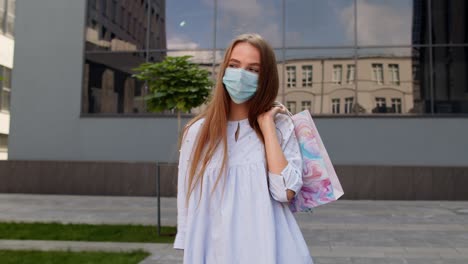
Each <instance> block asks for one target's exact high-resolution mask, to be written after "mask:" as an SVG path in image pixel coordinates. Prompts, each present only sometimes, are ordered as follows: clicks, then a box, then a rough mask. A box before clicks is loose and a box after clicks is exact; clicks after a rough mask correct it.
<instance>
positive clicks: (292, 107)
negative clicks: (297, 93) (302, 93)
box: [286, 101, 296, 114]
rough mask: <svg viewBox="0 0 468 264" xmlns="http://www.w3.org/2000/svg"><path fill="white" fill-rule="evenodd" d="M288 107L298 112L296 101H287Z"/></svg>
mask: <svg viewBox="0 0 468 264" xmlns="http://www.w3.org/2000/svg"><path fill="white" fill-rule="evenodd" d="M286 108H288V110H289V112H291V113H293V114H295V113H296V102H293V101H288V102H286Z"/></svg>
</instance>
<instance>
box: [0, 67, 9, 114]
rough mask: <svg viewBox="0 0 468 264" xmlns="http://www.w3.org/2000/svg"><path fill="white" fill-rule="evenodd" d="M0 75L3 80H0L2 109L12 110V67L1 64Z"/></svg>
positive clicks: (0, 105)
mask: <svg viewBox="0 0 468 264" xmlns="http://www.w3.org/2000/svg"><path fill="white" fill-rule="evenodd" d="M0 75H1V76H2V78H3V81H1V82H0V111H6V112H9V111H10V94H11V69H9V68H7V67H3V66H0Z"/></svg>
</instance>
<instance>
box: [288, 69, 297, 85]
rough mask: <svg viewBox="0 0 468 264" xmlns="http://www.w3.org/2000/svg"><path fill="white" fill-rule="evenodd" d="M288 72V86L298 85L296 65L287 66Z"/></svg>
mask: <svg viewBox="0 0 468 264" xmlns="http://www.w3.org/2000/svg"><path fill="white" fill-rule="evenodd" d="M286 74H287V77H288V82H287V86H288V87H296V66H286Z"/></svg>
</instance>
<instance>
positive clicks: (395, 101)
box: [392, 98, 402, 113]
mask: <svg viewBox="0 0 468 264" xmlns="http://www.w3.org/2000/svg"><path fill="white" fill-rule="evenodd" d="M392 109H393V112H394V113H401V112H402V111H401V99H400V98H392Z"/></svg>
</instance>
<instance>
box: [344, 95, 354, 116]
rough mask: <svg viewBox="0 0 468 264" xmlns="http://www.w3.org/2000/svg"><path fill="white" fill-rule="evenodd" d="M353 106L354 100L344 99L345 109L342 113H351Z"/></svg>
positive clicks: (351, 98)
mask: <svg viewBox="0 0 468 264" xmlns="http://www.w3.org/2000/svg"><path fill="white" fill-rule="evenodd" d="M353 104H354V98H353V97H347V98H345V109H344V112H345V113H346V114H350V113H352V112H353Z"/></svg>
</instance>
